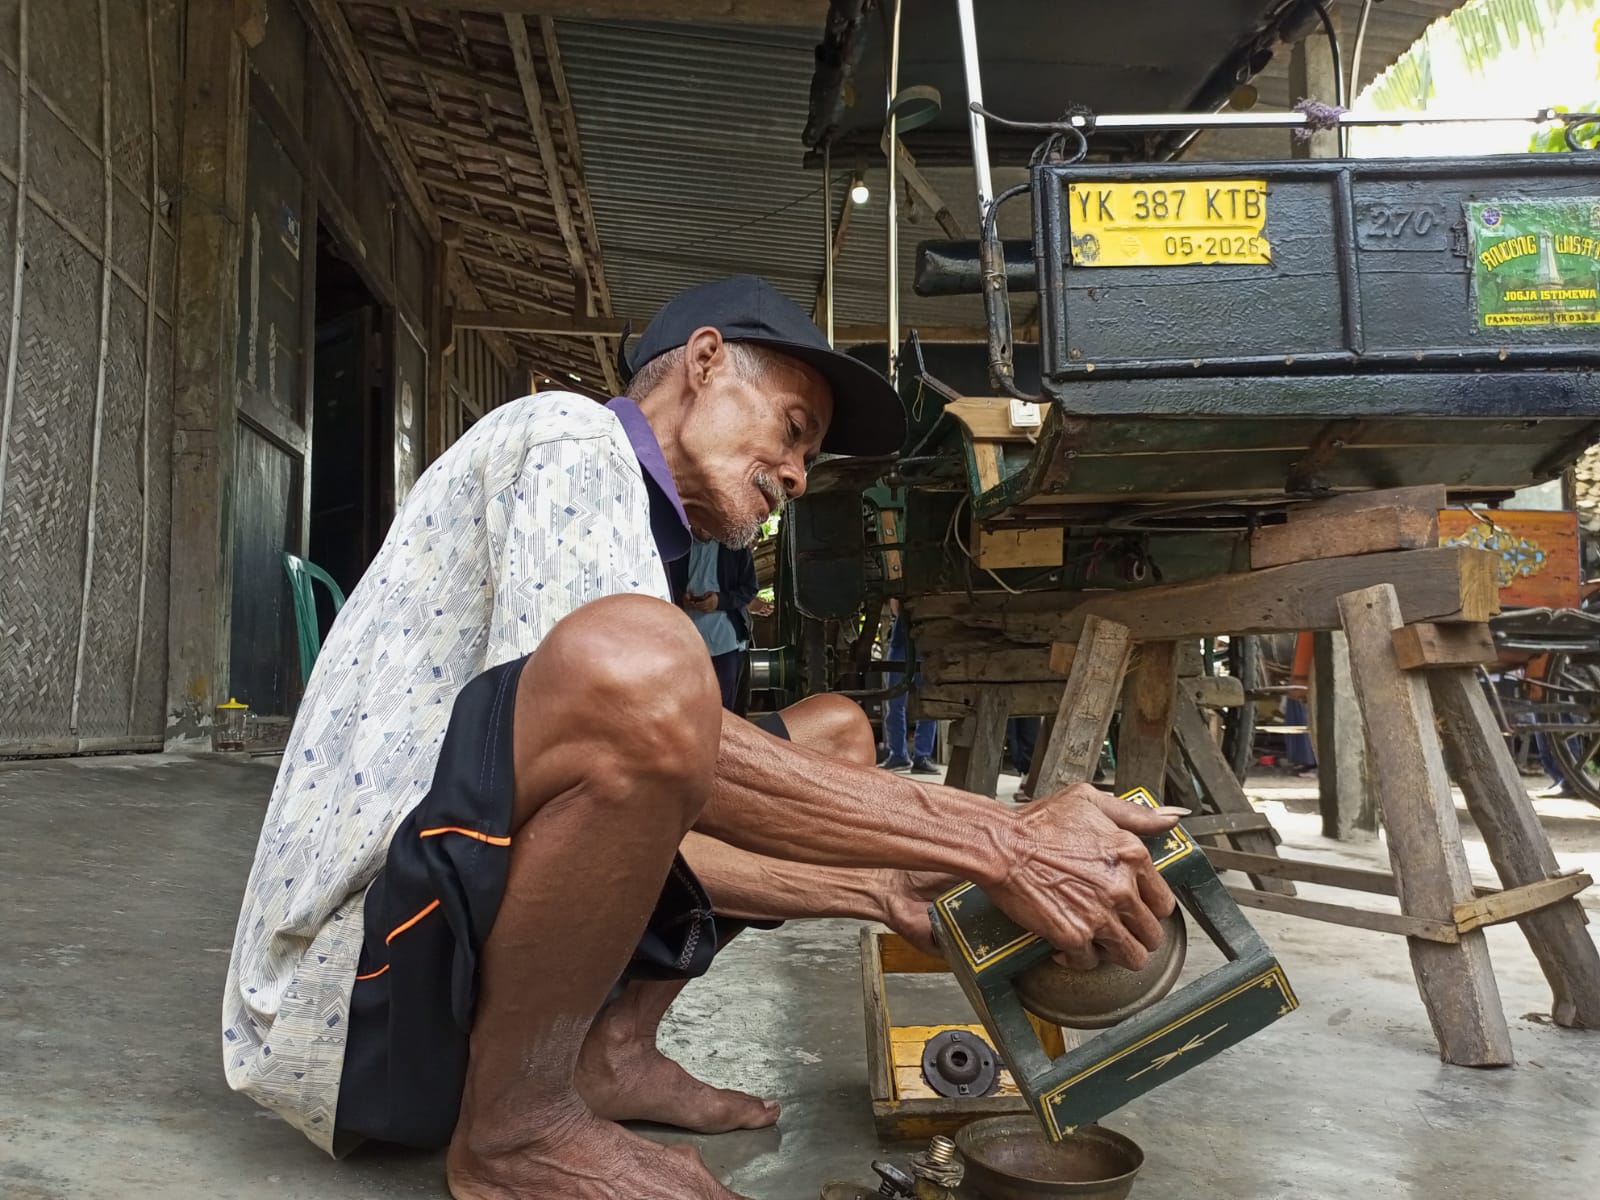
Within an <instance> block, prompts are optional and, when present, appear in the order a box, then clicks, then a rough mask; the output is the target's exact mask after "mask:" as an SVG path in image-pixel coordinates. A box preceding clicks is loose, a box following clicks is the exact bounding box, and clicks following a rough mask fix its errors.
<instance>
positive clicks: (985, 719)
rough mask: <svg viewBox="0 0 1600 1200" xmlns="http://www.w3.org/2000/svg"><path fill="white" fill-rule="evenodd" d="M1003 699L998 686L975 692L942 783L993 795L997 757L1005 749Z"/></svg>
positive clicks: (999, 756) (979, 793)
mask: <svg viewBox="0 0 1600 1200" xmlns="http://www.w3.org/2000/svg"><path fill="white" fill-rule="evenodd" d="M1007 715H1008V714H1007V711H1006V700H1005V693H1004V692H1003V691H1002V690H1001V689H1000V688H994V687H986V688H982V689H981V690H980V691H979V692H978V704H977V708H976V709H975V710H974V712H973V714H972V716H971V717H969V718H968V719H967V720H966V721H965V722H964V723H963V725H964V728H963V729H962V730H961V738H960V741H959V743H957V744H956V753H953V754H952V755H951V758H950V767H949V770H948V771H946V772H945V785H946V786H947V787H953V788H960V789H961V790H962V791H967V792H973V793H975V794H976V795H979V796H993V795H994V794H995V790H996V789H997V788H998V787H999V783H1000V759H1001V756H1002V755H1003V754H1004V752H1005V741H1006V717H1007Z"/></svg>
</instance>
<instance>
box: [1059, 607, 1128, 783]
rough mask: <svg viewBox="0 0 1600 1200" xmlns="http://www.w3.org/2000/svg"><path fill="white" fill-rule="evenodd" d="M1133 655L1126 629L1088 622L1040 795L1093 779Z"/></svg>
mask: <svg viewBox="0 0 1600 1200" xmlns="http://www.w3.org/2000/svg"><path fill="white" fill-rule="evenodd" d="M1132 653H1133V642H1132V640H1131V638H1130V637H1129V634H1128V628H1127V626H1125V625H1119V624H1117V623H1116V622H1115V621H1106V620H1101V619H1100V618H1099V617H1090V618H1089V619H1088V620H1087V621H1086V622H1084V625H1083V631H1082V636H1081V637H1080V639H1079V641H1078V654H1077V658H1076V659H1075V661H1074V662H1073V664H1072V673H1071V674H1070V675H1069V676H1068V677H1067V686H1066V690H1065V691H1064V692H1063V693H1062V695H1061V704H1060V706H1059V707H1058V708H1057V710H1056V719H1055V725H1054V727H1053V728H1052V730H1051V732H1050V741H1049V743H1048V744H1047V745H1046V746H1045V748H1044V751H1043V754H1044V762H1043V764H1042V765H1041V766H1040V768H1039V791H1040V794H1042V795H1049V794H1050V793H1051V792H1053V791H1056V790H1057V789H1059V788H1063V787H1066V786H1067V785H1068V784H1072V783H1086V782H1088V781H1089V780H1091V779H1093V778H1094V771H1095V767H1096V765H1097V764H1098V763H1099V761H1100V750H1101V748H1102V747H1103V746H1104V745H1105V741H1106V731H1107V730H1108V729H1109V728H1110V727H1111V714H1112V713H1113V712H1114V711H1115V710H1116V707H1117V698H1118V696H1119V695H1120V694H1121V692H1122V680H1123V676H1124V675H1126V673H1127V670H1128V659H1129V657H1130V656H1131V655H1132Z"/></svg>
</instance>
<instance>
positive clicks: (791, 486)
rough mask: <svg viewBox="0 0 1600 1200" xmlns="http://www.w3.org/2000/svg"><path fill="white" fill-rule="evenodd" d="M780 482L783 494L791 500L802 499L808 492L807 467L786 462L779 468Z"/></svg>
mask: <svg viewBox="0 0 1600 1200" xmlns="http://www.w3.org/2000/svg"><path fill="white" fill-rule="evenodd" d="M778 483H779V485H780V486H781V487H782V488H783V494H784V495H785V496H786V497H788V498H789V499H790V500H798V499H800V497H801V496H804V495H805V494H806V472H805V468H804V467H797V466H795V465H794V464H793V463H785V464H784V465H783V466H781V467H779V468H778Z"/></svg>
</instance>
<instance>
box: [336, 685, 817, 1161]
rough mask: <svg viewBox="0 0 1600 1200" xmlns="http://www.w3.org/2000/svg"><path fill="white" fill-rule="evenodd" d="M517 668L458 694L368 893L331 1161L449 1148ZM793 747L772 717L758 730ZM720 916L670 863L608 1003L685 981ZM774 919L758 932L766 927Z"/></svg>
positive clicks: (701, 968) (499, 870) (503, 851)
mask: <svg viewBox="0 0 1600 1200" xmlns="http://www.w3.org/2000/svg"><path fill="white" fill-rule="evenodd" d="M526 661H527V660H526V659H519V660H517V661H516V662H510V663H505V664H504V665H502V666H498V667H495V668H493V669H491V670H489V671H486V672H485V673H484V674H482V675H480V676H478V677H477V678H476V679H474V680H473V681H472V682H471V683H469V684H467V686H466V687H464V688H462V690H461V693H460V694H459V695H458V696H457V697H456V700H455V705H454V707H453V708H452V710H451V713H450V723H449V727H448V728H447V729H446V731H445V736H444V744H443V746H442V747H441V748H440V751H439V761H438V764H437V765H436V766H435V768H434V773H433V785H432V787H430V788H429V790H428V794H427V795H426V796H424V797H423V798H422V800H421V802H420V803H418V805H417V807H416V808H415V809H413V810H412V811H411V813H410V814H409V815H408V816H407V817H406V818H405V820H403V821H402V822H401V823H400V827H399V828H398V829H397V830H396V831H395V835H394V838H393V840H392V841H391V842H390V843H389V852H388V856H387V858H386V859H385V862H384V866H383V869H382V870H381V871H379V873H378V876H377V878H376V879H374V880H373V881H372V883H371V885H370V886H369V887H368V888H367V894H366V909H365V923H366V928H365V936H364V940H363V943H362V949H361V963H360V966H359V967H358V969H357V972H356V982H355V986H354V990H353V991H352V993H351V997H350V1021H349V1026H348V1031H347V1033H346V1040H345V1054H344V1071H343V1074H342V1076H341V1078H340V1083H339V1107H338V1112H337V1114H336V1117H335V1122H334V1127H335V1131H336V1132H335V1151H336V1152H337V1153H344V1152H345V1151H347V1150H348V1149H350V1148H351V1147H353V1146H354V1145H355V1144H357V1143H359V1142H360V1141H362V1140H365V1139H374V1140H378V1141H384V1142H395V1143H398V1144H400V1145H405V1146H416V1147H419V1148H422V1149H437V1148H439V1147H441V1146H445V1145H448V1144H449V1141H450V1135H451V1133H452V1132H453V1131H454V1129H455V1125H456V1116H457V1113H458V1111H459V1109H460V1107H461V1093H462V1088H463V1086H464V1084H465V1082H466V1076H467V1044H468V1038H469V1035H470V1033H471V1030H472V1014H473V1008H474V1006H475V1004H476V1002H477V994H478V955H479V951H480V949H481V948H482V946H483V943H484V941H485V939H487V938H488V936H489V930H490V929H491V928H492V927H493V925H494V919H495V915H496V914H497V913H498V912H499V909H500V899H501V896H502V895H503V894H504V892H505V886H506V873H507V870H508V868H509V860H510V856H511V833H512V829H511V822H512V815H513V801H514V796H513V758H512V746H513V738H512V719H513V716H514V714H515V711H516V694H517V680H518V678H519V677H520V676H521V674H522V666H523V663H524V662H526ZM756 723H757V724H758V725H760V726H761V727H762V728H764V729H766V730H767V732H769V733H773V734H776V735H778V736H779V737H788V731H787V730H786V729H785V728H784V725H783V719H782V718H781V717H779V716H778V715H777V714H771V715H768V716H765V717H762V718H760V719H759V720H757V722H756ZM751 924H758V923H756V922H742V921H741V922H733V921H730V920H729V919H727V918H719V917H717V916H716V914H715V913H714V912H713V911H712V908H711V901H710V899H709V897H707V895H706V893H705V889H704V888H703V887H701V885H700V881H699V880H698V879H696V878H695V876H694V872H693V871H691V870H690V869H689V864H688V863H686V862H685V861H684V860H683V857H682V856H681V855H679V856H678V857H677V858H675V859H674V861H673V864H672V869H671V871H670V872H669V873H668V875H667V880H666V883H665V885H664V886H663V887H662V891H661V897H660V899H658V900H657V901H656V907H655V911H654V913H652V915H651V917H650V921H649V924H648V925H647V926H646V928H645V932H644V935H643V937H642V938H641V939H640V942H639V945H638V947H637V948H636V949H635V950H634V953H633V958H632V960H631V961H630V962H629V963H628V966H627V967H626V968H625V969H624V971H623V974H622V978H621V979H619V980H618V981H617V986H616V988H615V989H614V990H613V995H616V994H617V993H619V992H620V991H621V989H622V987H623V986H624V985H625V984H626V983H627V982H628V981H630V980H634V979H655V980H662V979H693V978H695V977H696V976H699V975H702V974H704V973H705V971H706V970H707V968H709V967H710V966H711V960H712V959H713V958H714V957H715V956H716V954H717V951H718V950H719V949H720V948H721V947H722V946H724V945H726V944H727V942H728V939H729V938H730V937H732V935H733V934H734V933H735V932H737V931H738V930H739V929H741V928H745V927H747V926H748V925H751ZM775 924H776V923H775V922H774V923H770V924H767V925H766V927H768V928H771V927H773V926H774V925H775Z"/></svg>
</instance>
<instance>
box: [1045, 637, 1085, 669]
mask: <svg viewBox="0 0 1600 1200" xmlns="http://www.w3.org/2000/svg"><path fill="white" fill-rule="evenodd" d="M1077 653H1078V644H1077V643H1076V642H1055V643H1054V644H1052V645H1051V647H1050V669H1051V670H1052V671H1054V672H1055V673H1056V674H1058V675H1065V674H1066V673H1067V672H1068V671H1070V670H1072V660H1073V658H1074V657H1076V655H1077Z"/></svg>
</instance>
